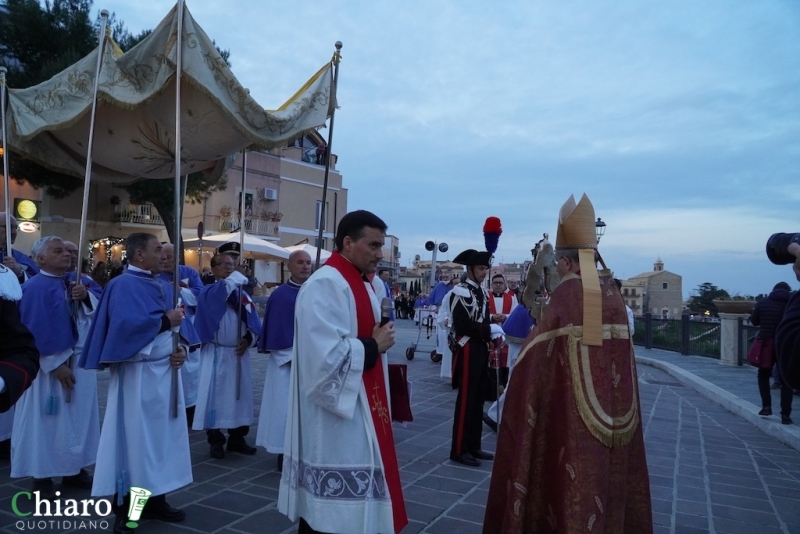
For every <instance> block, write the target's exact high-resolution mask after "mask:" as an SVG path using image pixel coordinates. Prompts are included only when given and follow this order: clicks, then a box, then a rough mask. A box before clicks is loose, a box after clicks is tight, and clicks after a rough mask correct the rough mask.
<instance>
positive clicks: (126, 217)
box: [114, 204, 164, 225]
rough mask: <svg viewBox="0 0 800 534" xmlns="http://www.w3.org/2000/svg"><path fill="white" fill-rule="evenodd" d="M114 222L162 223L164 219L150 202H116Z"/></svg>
mask: <svg viewBox="0 0 800 534" xmlns="http://www.w3.org/2000/svg"><path fill="white" fill-rule="evenodd" d="M114 222H119V223H132V224H155V225H163V224H164V220H163V219H162V218H161V215H159V214H158V210H156V208H155V206H153V205H152V204H116V205H114Z"/></svg>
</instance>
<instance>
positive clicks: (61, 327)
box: [19, 274, 78, 356]
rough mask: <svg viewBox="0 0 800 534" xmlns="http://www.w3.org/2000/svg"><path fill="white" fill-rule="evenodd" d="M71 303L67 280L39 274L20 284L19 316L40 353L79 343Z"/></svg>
mask: <svg viewBox="0 0 800 534" xmlns="http://www.w3.org/2000/svg"><path fill="white" fill-rule="evenodd" d="M71 302H72V300H69V301H68V300H67V282H66V281H65V280H64V279H63V278H61V277H54V276H47V275H46V274H41V275H39V276H34V277H33V278H31V279H29V280H28V281H27V282H25V283H24V284H22V300H20V301H19V315H20V319H21V320H22V324H24V325H25V326H27V327H28V330H30V331H31V334H33V339H34V341H35V342H36V348H37V349H39V353H40V354H41V355H42V356H49V355H50V354H56V353H57V352H61V351H63V350H67V349H69V348H71V347H74V346H75V343H77V342H78V329H77V327H76V326H75V321H74V319H73V318H72V316H71V315H70V313H71V312H72V310H70V307H71V306H70V303H71Z"/></svg>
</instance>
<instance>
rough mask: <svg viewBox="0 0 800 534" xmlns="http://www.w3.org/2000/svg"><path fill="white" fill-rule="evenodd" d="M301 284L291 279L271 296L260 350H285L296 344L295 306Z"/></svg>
mask: <svg viewBox="0 0 800 534" xmlns="http://www.w3.org/2000/svg"><path fill="white" fill-rule="evenodd" d="M299 292H300V286H299V285H298V284H295V283H294V282H292V281H291V280H290V281H288V282H286V283H285V284H283V285H282V286H279V287H278V288H277V289H276V290H275V291H273V292H272V294H271V295H270V296H269V300H268V301H267V310H266V311H265V312H264V328H263V329H262V330H261V337H260V338H258V350H260V351H267V350H284V349H288V348H290V347H291V346H292V345H294V306H295V303H296V302H297V294H298V293H299Z"/></svg>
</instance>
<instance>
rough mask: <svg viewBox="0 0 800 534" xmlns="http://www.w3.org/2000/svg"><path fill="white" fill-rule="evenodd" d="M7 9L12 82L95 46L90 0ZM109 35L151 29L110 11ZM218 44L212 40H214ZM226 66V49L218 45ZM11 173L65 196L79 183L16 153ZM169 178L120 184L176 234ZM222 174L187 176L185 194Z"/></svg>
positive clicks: (30, 78)
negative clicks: (128, 23)
mask: <svg viewBox="0 0 800 534" xmlns="http://www.w3.org/2000/svg"><path fill="white" fill-rule="evenodd" d="M0 6H2V7H4V8H5V9H6V14H5V15H4V16H2V17H0V63H1V64H3V65H5V66H6V68H8V75H7V81H8V85H9V86H10V87H30V86H32V85H36V84H38V83H41V82H43V81H45V80H48V79H49V78H51V77H53V76H55V75H56V74H58V73H59V72H61V71H62V70H64V69H65V68H67V67H69V66H70V65H72V64H73V63H75V62H76V61H78V60H79V59H81V58H82V57H84V56H86V55H87V54H89V53H90V52H91V51H92V50H94V49H95V47H96V46H97V34H98V31H99V17H98V19H97V20H95V22H94V23H92V22H91V17H90V11H91V7H92V0H48V1H46V2H45V3H44V5H42V4H41V3H40V2H39V0H0ZM109 27H110V28H111V36H112V38H113V39H114V41H116V42H117V44H118V45H119V46H120V48H121V49H122V50H123V51H128V50H130V49H131V48H133V47H134V46H136V45H137V44H138V43H139V42H141V41H142V40H143V39H144V38H145V37H147V36H148V35H150V33H151V31H152V30H143V31H141V32H140V33H138V34H136V35H132V34H131V33H130V32H129V31H128V29H127V28H126V27H125V23H124V21H122V20H118V19H117V17H116V14H115V13H113V14H112V15H111V16H110V18H109ZM214 45H215V46H216V42H215V43H214ZM216 48H217V51H218V52H219V53H220V55H221V56H222V57H223V59H224V60H225V61H226V63H228V65H229V66H230V62H229V58H230V51H229V50H222V49H220V48H219V46H216ZM9 163H10V171H11V175H12V176H13V177H14V179H15V180H17V182H19V183H22V182H24V181H27V182H28V183H29V184H30V185H32V186H33V187H34V188H36V189H42V188H43V189H45V192H46V193H47V194H48V195H50V196H52V197H54V198H64V197H66V196H67V195H69V194H70V193H72V192H73V191H75V190H76V189H78V188H79V187H81V186H82V184H83V179H82V178H76V177H75V176H70V175H66V174H62V173H58V172H54V171H52V170H49V169H46V168H45V167H42V166H40V165H38V164H37V163H34V162H33V161H30V160H27V159H24V158H22V157H19V156H18V155H15V156H14V157H11V158H10V160H9ZM172 182H173V180H145V181H141V182H137V183H136V184H132V185H129V186H126V187H124V189H125V190H127V191H128V193H129V194H130V195H131V200H132V201H133V202H140V203H143V202H152V203H153V205H155V206H156V208H157V209H158V211H159V213H160V215H161V217H162V219H163V220H164V224H165V225H166V228H167V232H168V233H169V235H170V237H171V238H172V239H173V242H174V239H175V238H176V237H177V236H173V235H172V234H173V230H174V220H175V213H174V199H173V197H172V192H173V190H174V188H173V183H172ZM225 185H226V182H225V178H224V176H223V177H222V178H219V179H217V180H211V179H209V178H208V177H207V176H205V175H203V174H202V173H197V174H196V175H192V176H190V177H189V185H188V191H187V194H186V198H187V199H189V200H190V201H191V202H202V201H203V200H205V199H206V198H208V196H209V195H210V194H211V193H213V192H214V191H219V190H222V189H225Z"/></svg>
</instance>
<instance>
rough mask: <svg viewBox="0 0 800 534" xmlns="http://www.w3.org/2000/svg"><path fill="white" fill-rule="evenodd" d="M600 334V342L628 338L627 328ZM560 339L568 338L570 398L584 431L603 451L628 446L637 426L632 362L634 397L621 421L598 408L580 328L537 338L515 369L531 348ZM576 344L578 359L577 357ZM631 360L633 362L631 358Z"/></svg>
mask: <svg viewBox="0 0 800 534" xmlns="http://www.w3.org/2000/svg"><path fill="white" fill-rule="evenodd" d="M602 331H603V339H629V338H630V332H629V330H628V325H627V324H606V325H603V328H602ZM560 336H567V337H568V339H567V344H568V347H569V368H570V375H571V377H572V388H573V395H574V397H575V404H576V408H577V409H578V413H579V414H580V416H581V419H582V420H583V423H584V424H585V425H586V428H587V429H588V430H589V432H591V434H592V435H593V436H594V437H595V438H597V439H598V440H599V441H600V442H601V443H603V445H605V446H606V447H620V446H623V445H627V444H628V443H629V442H630V441H631V439H632V438H633V436H634V433H635V430H636V428H637V427H638V424H639V417H638V411H639V398H638V394H637V388H636V380H637V378H636V368H635V366H634V365H633V362H631V378H632V387H633V395H632V399H631V406H630V408H629V409H628V412H627V413H626V414H625V415H623V416H621V417H612V416H610V415H608V414H607V413H606V412H605V410H604V409H603V407H602V406H601V405H600V400H599V399H598V398H597V394H596V393H595V389H594V382H593V381H592V371H591V362H590V360H589V358H590V356H589V346H587V345H583V344H582V343H581V340H582V338H583V326H566V327H563V328H559V329H557V330H551V331H549V332H544V333H543V334H539V335H538V336H536V337H535V338H534V339H533V340H532V341H531V342H530V343H528V345H526V346H525V347H524V348H523V350H522V351H521V353H520V355H519V358H517V362H516V363H515V366H516V365H519V362H520V361H521V360H522V359H523V358H524V357H525V355H526V354H527V353H528V351H529V350H530V349H532V348H533V347H534V345H536V344H538V343H542V342H546V341H550V340H553V339H555V338H557V337H560ZM579 344H580V357H579V356H578V345H579ZM631 350H633V349H631ZM631 358H633V355H632V354H631ZM584 387H585V391H584Z"/></svg>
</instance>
